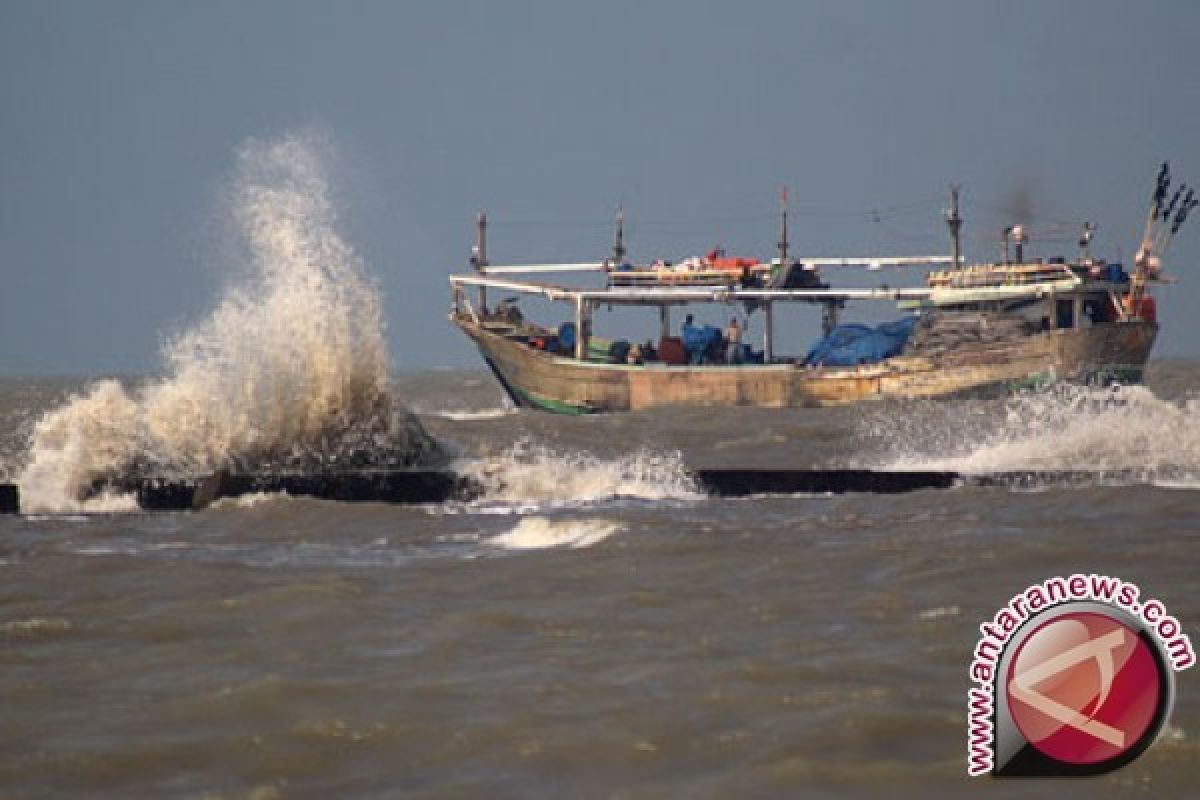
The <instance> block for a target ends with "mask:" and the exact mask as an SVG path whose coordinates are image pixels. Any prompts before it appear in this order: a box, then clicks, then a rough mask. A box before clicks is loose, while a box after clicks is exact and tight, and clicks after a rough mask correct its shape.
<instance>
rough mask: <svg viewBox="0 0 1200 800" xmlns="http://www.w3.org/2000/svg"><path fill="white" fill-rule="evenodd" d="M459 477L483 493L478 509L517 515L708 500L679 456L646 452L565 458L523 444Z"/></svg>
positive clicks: (467, 465)
mask: <svg viewBox="0 0 1200 800" xmlns="http://www.w3.org/2000/svg"><path fill="white" fill-rule="evenodd" d="M457 467H458V469H459V471H460V472H462V473H463V474H464V475H467V476H468V477H470V478H472V479H474V480H475V481H477V482H479V484H480V485H482V486H483V487H484V493H483V497H482V499H481V500H479V501H476V503H475V504H473V505H474V507H475V508H477V509H480V510H489V509H490V510H493V511H497V512H501V513H515V512H522V511H529V510H534V509H545V508H574V507H579V506H586V505H594V504H597V503H604V502H611V501H613V500H647V501H663V500H692V499H698V498H701V497H703V496H704V495H703V494H702V493H701V492H700V491H699V490H698V489H697V487H696V485H695V482H694V481H693V480H692V478H691V477H690V476H689V475H688V473H687V470H686V469H685V468H684V465H683V457H682V455H681V454H680V453H677V452H669V453H652V452H649V451H645V450H640V451H638V452H635V453H632V454H630V455H627V456H623V457H617V458H602V457H599V456H596V455H592V454H590V453H561V452H556V451H554V450H551V449H550V448H547V447H545V446H544V445H539V444H535V443H533V442H531V441H528V440H523V441H520V442H518V443H517V444H515V445H513V446H512V447H510V448H508V449H507V450H504V451H503V452H501V453H499V454H498V455H495V456H490V457H487V456H485V457H479V458H473V459H469V460H464V461H463V462H461V463H459V464H458V465H457Z"/></svg>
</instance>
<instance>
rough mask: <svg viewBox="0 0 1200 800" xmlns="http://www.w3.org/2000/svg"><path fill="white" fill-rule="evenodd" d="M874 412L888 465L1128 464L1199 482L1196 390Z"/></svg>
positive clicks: (1081, 392) (1024, 398)
mask: <svg viewBox="0 0 1200 800" xmlns="http://www.w3.org/2000/svg"><path fill="white" fill-rule="evenodd" d="M908 411H911V412H912V413H905V414H902V415H900V414H895V413H894V412H893V413H890V414H887V415H886V417H884V416H877V417H875V418H873V419H871V420H870V422H869V423H868V428H869V429H870V435H872V436H874V437H878V438H881V439H882V440H884V441H885V442H887V450H888V451H889V457H888V458H885V461H887V466H888V467H889V468H892V469H937V470H941V469H945V470H955V471H959V472H967V473H983V472H999V471H1005V470H1025V469H1031V470H1096V471H1101V470H1113V471H1117V470H1129V471H1134V472H1138V473H1140V474H1141V475H1142V476H1143V477H1144V478H1145V479H1146V480H1155V479H1156V477H1158V476H1164V475H1166V476H1172V477H1173V478H1178V477H1180V476H1191V477H1192V478H1193V479H1197V480H1200V396H1197V395H1195V394H1192V395H1188V396H1185V397H1183V398H1180V399H1179V400H1177V401H1169V400H1163V399H1161V398H1159V397H1157V396H1156V395H1155V394H1154V393H1153V392H1152V391H1150V390H1149V389H1147V388H1146V387H1144V386H1122V387H1113V388H1098V387H1087V386H1073V385H1057V386H1052V387H1049V388H1047V389H1043V390H1040V391H1031V392H1024V393H1021V394H1018V395H1016V396H1014V397H1011V398H1008V399H1007V400H1005V401H1003V403H997V402H995V401H991V402H986V401H978V402H964V403H962V404H961V405H960V404H955V405H953V406H948V405H946V404H945V403H930V404H927V405H924V406H921V407H920V408H917V409H909V410H908Z"/></svg>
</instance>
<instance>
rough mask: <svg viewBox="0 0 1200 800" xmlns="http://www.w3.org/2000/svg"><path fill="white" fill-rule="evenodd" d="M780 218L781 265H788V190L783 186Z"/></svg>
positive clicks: (780, 191)
mask: <svg viewBox="0 0 1200 800" xmlns="http://www.w3.org/2000/svg"><path fill="white" fill-rule="evenodd" d="M779 217H780V220H779V221H780V233H779V263H780V264H782V265H786V264H787V260H788V237H787V223H788V190H787V187H786V186H783V187H781V188H780V190H779Z"/></svg>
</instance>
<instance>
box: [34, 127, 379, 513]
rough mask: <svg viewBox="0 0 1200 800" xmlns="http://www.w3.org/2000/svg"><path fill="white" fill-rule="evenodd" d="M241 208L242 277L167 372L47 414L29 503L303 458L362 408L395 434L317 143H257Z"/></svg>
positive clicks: (360, 288) (239, 187) (356, 274)
mask: <svg viewBox="0 0 1200 800" xmlns="http://www.w3.org/2000/svg"><path fill="white" fill-rule="evenodd" d="M231 206H232V216H233V220H234V222H235V223H236V227H237V230H238V232H239V233H240V236H241V238H242V240H243V241H244V243H245V251H246V254H247V259H246V260H247V264H248V267H249V269H248V271H247V276H246V277H245V278H244V279H242V280H241V281H240V282H236V283H234V284H232V285H231V286H229V288H228V289H227V290H226V291H225V293H224V296H223V297H222V299H221V300H220V302H219V303H218V305H217V307H216V309H215V310H214V311H213V312H212V313H211V315H210V316H209V317H208V318H207V319H205V320H203V321H202V322H200V323H199V324H198V325H195V326H194V327H192V328H190V329H189V330H186V331H185V332H184V333H182V335H180V336H178V337H176V338H175V339H174V340H172V341H170V342H168V343H167V345H166V346H165V352H164V356H165V360H166V363H167V370H166V372H167V377H165V378H163V379H161V380H158V381H156V382H152V383H150V384H148V385H146V386H144V387H142V388H140V389H137V390H135V391H132V392H130V391H127V390H126V389H124V388H123V387H122V386H121V385H119V384H118V383H117V382H115V381H102V382H99V383H97V384H94V385H93V386H91V387H90V388H89V389H88V391H87V392H86V393H85V394H84V395H82V396H78V397H75V398H72V400H70V401H69V402H68V403H67V404H66V405H65V406H63V407H61V408H59V409H57V410H54V411H51V412H49V413H47V414H46V415H45V416H44V417H43V418H42V419H41V421H40V422H39V423H38V425H37V427H36V429H35V431H34V435H33V442H32V446H31V450H30V458H29V462H28V464H27V466H26V468H25V470H24V472H23V473H22V475H21V477H20V485H21V496H22V505H23V506H24V507H25V508H28V509H30V510H43V511H64V510H72V509H77V508H79V507H81V503H82V502H83V498H84V497H85V496H86V495H87V494H88V492H89V489H90V487H91V486H92V484H93V482H94V481H97V480H103V479H111V478H113V477H117V476H120V475H121V474H122V473H123V472H125V471H129V470H136V469H147V468H151V469H152V470H153V471H154V472H155V473H156V474H162V473H163V472H164V471H168V470H169V471H170V472H172V473H177V474H183V475H195V474H202V473H206V472H210V471H212V470H214V469H217V468H224V467H230V466H239V465H254V464H263V463H267V462H278V461H286V460H288V459H294V458H300V457H304V456H305V455H306V454H311V453H313V452H317V451H322V450H324V449H327V448H329V447H330V443H331V441H335V442H336V441H341V440H343V439H344V438H345V436H346V432H347V431H352V430H360V429H362V428H363V423H362V421H363V420H374V421H373V422H371V423H370V424H368V425H366V428H367V429H369V431H370V433H371V435H377V434H379V433H381V432H383V433H388V432H394V431H391V429H392V428H394V426H395V414H394V413H393V411H392V407H391V401H390V399H389V398H388V395H387V376H388V354H387V348H386V346H385V343H384V337H383V322H382V310H381V306H380V299H379V294H378V292H377V290H376V288H375V287H374V286H373V285H372V283H371V282H370V280H369V279H368V278H367V275H366V271H365V268H364V265H363V263H362V261H361V259H360V258H359V257H358V256H357V255H356V254H355V253H354V251H353V250H352V249H351V247H350V246H349V245H348V244H347V243H346V242H345V241H344V240H343V239H342V238H341V237H340V236H339V235H338V233H337V232H336V230H335V222H336V213H335V209H334V207H333V204H332V203H331V199H330V193H329V182H328V176H327V174H326V160H325V159H324V158H323V157H322V152H321V147H320V146H319V144H318V142H317V141H315V139H314V138H313V137H311V136H287V137H284V138H281V139H276V140H270V141H258V140H251V141H250V142H248V143H247V144H246V145H245V146H244V147H243V148H242V149H241V151H240V152H239V154H238V161H237V171H236V179H235V181H234V184H233V190H232V202H231ZM380 420H382V422H380ZM360 433H361V430H360ZM359 438H362V437H361V435H360V437H359Z"/></svg>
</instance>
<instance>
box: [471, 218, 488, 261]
mask: <svg viewBox="0 0 1200 800" xmlns="http://www.w3.org/2000/svg"><path fill="white" fill-rule="evenodd" d="M487 265H488V261H487V214H486V213H485V212H483V211H480V212H479V216H477V217H475V246H474V247H472V248H471V266H473V267H475V269H476V270H482V269H483V268H484V267H486V266H487Z"/></svg>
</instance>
